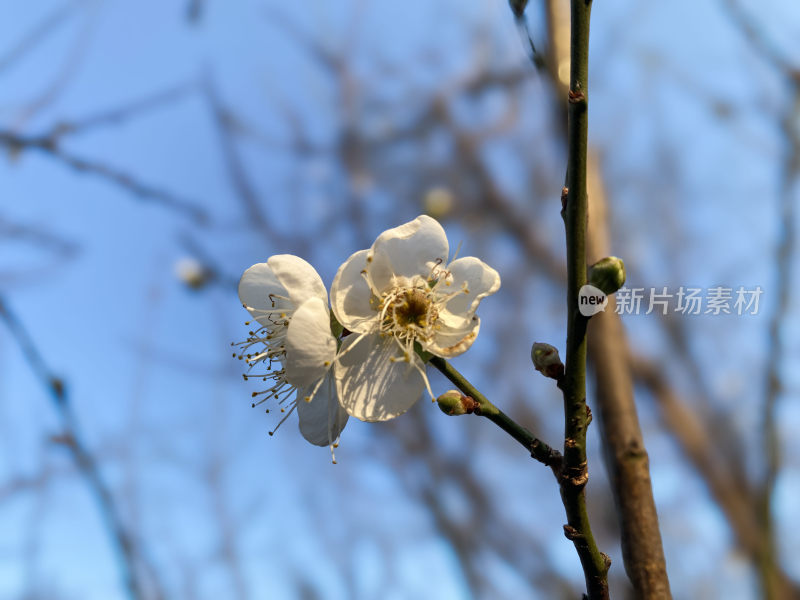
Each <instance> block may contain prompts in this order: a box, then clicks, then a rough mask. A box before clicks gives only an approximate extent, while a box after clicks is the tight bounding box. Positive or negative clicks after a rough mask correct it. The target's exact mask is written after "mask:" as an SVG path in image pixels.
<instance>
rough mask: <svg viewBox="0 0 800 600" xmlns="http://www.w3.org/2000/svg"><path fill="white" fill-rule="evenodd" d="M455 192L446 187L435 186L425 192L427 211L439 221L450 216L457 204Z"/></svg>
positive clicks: (424, 202) (424, 201) (424, 200)
mask: <svg viewBox="0 0 800 600" xmlns="http://www.w3.org/2000/svg"><path fill="white" fill-rule="evenodd" d="M455 203H456V202H455V198H454V197H453V192H451V191H450V190H449V189H448V188H446V187H441V186H437V187H433V188H431V189H429V190H428V191H427V192H426V193H425V198H424V199H423V205H424V207H425V212H426V213H427V214H428V215H430V216H431V217H433V218H434V219H436V220H437V221H438V220H440V219H443V218H445V217H446V216H448V215H449V214H450V213H451V212H452V211H453V207H454V206H455Z"/></svg>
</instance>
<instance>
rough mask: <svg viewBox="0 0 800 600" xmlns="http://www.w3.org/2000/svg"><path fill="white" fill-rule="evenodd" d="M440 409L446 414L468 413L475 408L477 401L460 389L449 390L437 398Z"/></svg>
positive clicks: (454, 415)
mask: <svg viewBox="0 0 800 600" xmlns="http://www.w3.org/2000/svg"><path fill="white" fill-rule="evenodd" d="M436 403H437V404H438V405H439V410H441V411H442V412H443V413H444V414H446V415H450V416H452V417H456V416H459V415H467V414H470V413H471V412H473V411H474V410H475V404H476V403H475V401H474V400H473V399H472V398H470V397H469V396H465V395H464V394H462V393H461V392H459V391H458V390H449V391H447V392H445V393H444V394H442V395H441V396H439V397H438V398H437V399H436Z"/></svg>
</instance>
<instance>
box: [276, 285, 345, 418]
mask: <svg viewBox="0 0 800 600" xmlns="http://www.w3.org/2000/svg"><path fill="white" fill-rule="evenodd" d="M335 357H336V339H335V338H334V337H333V335H331V321H330V314H329V313H328V308H327V306H326V304H325V302H323V301H322V300H321V299H320V298H310V299H308V300H306V301H305V302H303V303H302V304H301V305H300V306H299V307H298V309H297V310H295V311H294V314H293V315H292V320H291V321H290V322H289V328H288V331H287V332H286V361H285V364H284V368H285V369H286V380H287V381H288V382H289V383H291V384H292V385H294V386H297V387H303V386H314V385H316V384H317V383H318V382H319V380H320V379H322V378H323V377H324V376H325V373H326V371H328V370H329V369H330V368H331V365H332V364H333V359H334V358H335ZM302 399H303V396H298V400H299V401H298V405H299V404H300V401H302Z"/></svg>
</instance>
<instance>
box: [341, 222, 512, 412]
mask: <svg viewBox="0 0 800 600" xmlns="http://www.w3.org/2000/svg"><path fill="white" fill-rule="evenodd" d="M448 254H449V246H448V243H447V236H446V235H445V232H444V229H442V226H441V225H440V224H439V223H438V222H437V221H436V220H435V219H432V218H431V217H428V216H424V215H423V216H420V217H417V218H416V219H414V220H413V221H411V222H410V223H406V224H405V225H401V226H400V227H396V228H394V229H390V230H388V231H385V232H383V233H382V234H381V235H380V236H378V238H377V239H376V240H375V243H374V244H372V247H371V248H370V249H369V250H361V251H359V252H356V253H355V254H353V255H352V256H351V257H350V258H349V259H348V260H347V262H345V263H344V264H343V265H342V266H341V267H340V268H339V271H338V272H337V274H336V277H335V279H334V281H333V285H332V286H331V307H332V309H333V312H334V315H335V316H336V318H337V319H338V321H339V322H340V323H341V324H342V325H343V326H344V327H345V328H346V329H347V330H349V331H350V332H352V333H351V334H350V335H347V336H346V337H345V338H344V342H343V344H342V347H341V350H340V353H339V356H338V357H337V359H336V366H335V369H334V372H335V377H336V386H337V389H338V393H339V401H340V402H341V404H342V406H343V407H344V409H345V410H346V411H347V413H349V414H350V415H352V416H354V417H356V418H358V419H361V420H363V421H385V420H387V419H392V418H394V417H397V416H399V415H401V414H403V413H404V412H405V411H407V410H408V409H409V408H410V407H411V406H412V405H413V404H414V403H415V402H416V401H417V400H418V399H419V397H420V396H421V394H422V391H423V389H424V388H426V387H427V390H428V393H429V394H430V395H431V398H433V393H432V392H431V389H430V384H429V383H428V378H427V376H426V374H425V365H424V363H423V361H422V359H420V357H419V356H418V355H417V353H416V352H415V350H414V345H415V344H419V346H420V347H421V349H422V350H424V351H426V352H429V353H431V354H434V355H436V356H440V357H443V358H450V357H453V356H457V355H459V354H461V353H463V352H465V351H466V350H467V349H468V348H469V347H470V346H471V345H472V343H473V342H474V341H475V338H476V336H477V335H478V330H479V328H480V320H479V319H478V317H477V316H475V311H476V309H477V308H478V304H480V301H481V299H483V298H485V297H486V296H488V295H490V294H493V293H494V292H496V291H497V290H498V289H499V288H500V276H499V275H498V274H497V272H496V271H495V270H494V269H492V268H491V267H489V266H487V265H486V264H484V263H483V262H482V261H480V260H478V259H477V258H474V257H464V258H458V259H456V260H453V262H451V263H449V264H448V263H447V258H448Z"/></svg>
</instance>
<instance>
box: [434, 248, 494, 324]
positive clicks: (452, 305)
mask: <svg viewBox="0 0 800 600" xmlns="http://www.w3.org/2000/svg"><path fill="white" fill-rule="evenodd" d="M447 272H448V273H449V275H448V276H447V278H446V281H445V282H440V283H439V285H437V286H436V289H437V291H439V290H452V291H453V292H457V291H459V290H461V289H462V288H463V289H464V290H465V293H461V294H456V295H455V296H454V297H453V298H451V299H450V300H448V301H447V303H446V307H447V310H448V311H449V312H450V313H452V314H454V315H457V316H463V317H467V318H468V317H471V316H472V315H473V313H474V312H475V311H476V310H477V308H478V305H479V304H480V302H481V300H482V299H483V298H485V297H486V296H490V295H491V294H494V293H495V292H496V291H497V290H499V289H500V275H499V274H498V273H497V271H495V270H494V269H493V268H492V267H490V266H489V265H487V264H486V263H485V262H483V261H482V260H480V259H477V258H475V257H474V256H465V257H463V258H459V259H456V260H454V261H453V262H451V263H450V264H449V265H447ZM444 283H448V284H449V285H447V287H444V285H443V284H444Z"/></svg>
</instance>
